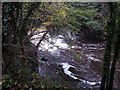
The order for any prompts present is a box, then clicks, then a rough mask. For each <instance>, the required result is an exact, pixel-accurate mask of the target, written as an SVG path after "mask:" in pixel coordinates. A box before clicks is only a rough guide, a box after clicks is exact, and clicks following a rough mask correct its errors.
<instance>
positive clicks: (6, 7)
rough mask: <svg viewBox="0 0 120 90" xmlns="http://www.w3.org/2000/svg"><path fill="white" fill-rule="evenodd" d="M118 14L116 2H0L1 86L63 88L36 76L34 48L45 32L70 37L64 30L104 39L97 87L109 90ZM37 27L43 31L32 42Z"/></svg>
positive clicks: (119, 30) (119, 39) (118, 38)
mask: <svg viewBox="0 0 120 90" xmlns="http://www.w3.org/2000/svg"><path fill="white" fill-rule="evenodd" d="M119 15H120V4H119V3H75V2H71V3H66V2H64V3H63V2H61V3H60V2H56V3H53V2H52V3H51V2H48V3H44V2H41V3H36V2H4V3H2V26H3V27H2V57H3V62H2V64H3V80H2V88H3V90H6V89H8V90H19V89H21V90H26V89H30V90H32V89H33V90H38V89H40V88H44V90H46V89H48V90H49V88H61V89H63V88H64V87H63V86H60V85H57V83H55V82H53V81H50V80H48V81H46V79H43V78H41V77H40V76H39V73H38V58H37V50H38V47H39V45H40V44H41V42H42V41H43V40H44V39H45V36H46V35H47V34H48V33H49V34H50V36H51V37H56V36H57V35H58V34H60V33H62V34H63V35H65V38H66V39H67V40H70V39H71V37H69V36H67V35H66V34H67V32H68V31H70V32H71V33H72V35H74V36H76V37H77V36H78V40H85V39H90V40H92V41H94V40H96V41H99V42H104V41H105V42H106V50H105V54H104V60H103V76H102V80H101V90H112V86H113V79H114V73H115V66H116V63H117V61H118V59H119V51H120V47H119V46H120V16H119ZM39 28H44V29H45V31H44V34H43V36H42V38H41V39H40V40H39V42H38V43H37V45H36V46H35V45H34V44H32V43H31V42H30V38H31V37H32V36H33V34H34V32H35V31H37V30H39ZM63 28H65V29H63ZM29 32H30V33H29ZM28 33H29V34H28ZM111 53H113V56H112V55H111ZM111 56H112V57H111ZM64 89H65V88H64Z"/></svg>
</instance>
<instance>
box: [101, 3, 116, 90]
mask: <svg viewBox="0 0 120 90" xmlns="http://www.w3.org/2000/svg"><path fill="white" fill-rule="evenodd" d="M108 5H109V8H110V15H109V21H108V23H107V42H106V49H105V54H104V61H103V75H102V80H101V86H100V90H108V82H109V69H110V57H111V50H112V39H113V30H114V28H115V19H116V11H115V10H116V6H115V3H112V2H109V3H108Z"/></svg>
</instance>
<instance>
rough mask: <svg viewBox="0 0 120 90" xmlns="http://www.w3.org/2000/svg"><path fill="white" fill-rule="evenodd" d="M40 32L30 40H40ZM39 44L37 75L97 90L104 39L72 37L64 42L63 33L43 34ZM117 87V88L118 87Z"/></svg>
mask: <svg viewBox="0 0 120 90" xmlns="http://www.w3.org/2000/svg"><path fill="white" fill-rule="evenodd" d="M41 35H42V34H41V33H40V34H37V35H34V36H33V37H32V38H31V42H32V43H33V44H35V45H36V44H37V43H38V42H39V40H40V37H41ZM46 37H47V39H45V40H43V41H42V42H41V44H40V46H39V50H38V59H39V74H40V76H41V77H46V78H50V79H51V80H53V81H55V82H57V83H60V84H62V85H64V86H67V87H71V85H72V87H71V88H76V87H78V88H81V89H80V90H84V89H85V90H86V89H95V90H99V87H100V81H101V74H102V60H103V55H104V49H105V45H104V43H92V42H89V43H88V42H81V41H77V40H76V39H73V40H71V42H75V41H76V42H75V43H73V44H72V45H71V44H68V43H66V41H65V40H64V36H63V35H58V36H57V37H54V38H51V37H50V35H49V34H47V36H46ZM118 75H120V69H119V68H118V69H117V74H116V78H115V84H114V88H119V84H120V83H119V81H118V80H120V78H119V77H118ZM118 90H119V89H118Z"/></svg>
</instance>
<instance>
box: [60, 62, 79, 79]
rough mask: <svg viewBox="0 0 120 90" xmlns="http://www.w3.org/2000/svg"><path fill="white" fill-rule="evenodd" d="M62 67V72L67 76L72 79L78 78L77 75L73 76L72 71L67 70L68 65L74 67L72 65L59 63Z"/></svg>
mask: <svg viewBox="0 0 120 90" xmlns="http://www.w3.org/2000/svg"><path fill="white" fill-rule="evenodd" d="M61 65H62V68H63V70H64V73H65V74H66V75H68V76H70V77H71V78H73V79H78V78H77V77H75V76H74V73H72V72H71V71H69V68H70V67H73V68H75V67H74V66H72V65H70V64H69V63H61Z"/></svg>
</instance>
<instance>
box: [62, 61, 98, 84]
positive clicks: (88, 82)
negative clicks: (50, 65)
mask: <svg viewBox="0 0 120 90" xmlns="http://www.w3.org/2000/svg"><path fill="white" fill-rule="evenodd" d="M61 65H62V68H63V70H64V73H65V74H66V75H68V76H70V77H71V78H73V79H75V80H77V79H78V80H79V81H81V82H82V83H85V84H88V85H96V84H100V82H93V81H86V80H83V79H79V78H77V77H75V76H74V75H75V74H74V73H73V72H71V71H69V68H70V67H73V68H75V67H74V66H72V65H70V64H69V63H67V62H66V63H61Z"/></svg>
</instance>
